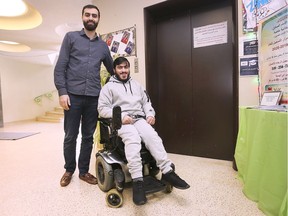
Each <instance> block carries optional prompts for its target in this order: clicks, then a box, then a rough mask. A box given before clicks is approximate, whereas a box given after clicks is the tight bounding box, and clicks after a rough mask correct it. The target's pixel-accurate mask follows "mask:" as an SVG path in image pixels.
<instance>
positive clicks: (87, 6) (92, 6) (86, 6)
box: [82, 4, 100, 18]
mask: <svg viewBox="0 0 288 216" xmlns="http://www.w3.org/2000/svg"><path fill="white" fill-rule="evenodd" d="M86 8H95V9H96V10H97V11H98V16H99V18H100V10H99V8H98V7H96V6H95V5H92V4H89V5H85V6H84V7H83V9H82V16H83V14H84V10H85V9H86Z"/></svg>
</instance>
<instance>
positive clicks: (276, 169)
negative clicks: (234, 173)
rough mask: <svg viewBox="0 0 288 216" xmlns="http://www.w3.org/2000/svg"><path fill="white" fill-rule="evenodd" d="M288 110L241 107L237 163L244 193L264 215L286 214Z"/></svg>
mask: <svg viewBox="0 0 288 216" xmlns="http://www.w3.org/2000/svg"><path fill="white" fill-rule="evenodd" d="M287 119H288V113H287V112H276V111H267V110H259V109H250V108H245V107H241V108H240V112H239V131H238V137H237V144H236V149H235V155H234V157H235V162H236V166H237V169H238V174H239V178H240V179H241V180H242V181H243V185H244V186H243V192H244V194H245V195H246V196H247V197H248V198H249V199H251V200H253V201H255V202H257V203H258V208H259V209H260V210H261V211H263V212H264V213H265V215H273V216H274V215H275V216H287V201H288V200H287V194H288V193H287Z"/></svg>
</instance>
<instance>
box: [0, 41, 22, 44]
mask: <svg viewBox="0 0 288 216" xmlns="http://www.w3.org/2000/svg"><path fill="white" fill-rule="evenodd" d="M0 43H4V44H19V43H17V42H14V41H0Z"/></svg>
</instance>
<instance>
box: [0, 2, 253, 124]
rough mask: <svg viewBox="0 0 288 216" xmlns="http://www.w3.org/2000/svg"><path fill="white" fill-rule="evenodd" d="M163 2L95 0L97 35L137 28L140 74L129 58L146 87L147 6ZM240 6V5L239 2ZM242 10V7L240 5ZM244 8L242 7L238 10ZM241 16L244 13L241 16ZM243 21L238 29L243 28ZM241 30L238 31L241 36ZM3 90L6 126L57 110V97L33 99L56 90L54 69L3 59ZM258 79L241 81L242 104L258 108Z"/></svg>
mask: <svg viewBox="0 0 288 216" xmlns="http://www.w3.org/2000/svg"><path fill="white" fill-rule="evenodd" d="M159 2H163V0H121V1H115V0H105V1H103V0H102V1H100V0H93V3H94V4H95V5H97V6H98V7H99V9H100V11H101V20H100V24H99V27H98V33H100V34H105V33H109V32H113V31H117V30H121V29H125V28H128V27H132V26H134V25H136V43H137V58H138V60H139V72H138V73H134V69H133V66H134V64H133V63H134V57H130V58H129V59H130V61H131V63H132V64H131V66H132V67H131V68H132V72H131V74H132V76H133V78H134V79H137V80H138V81H139V82H141V83H142V84H143V85H145V43H144V14H143V9H144V8H145V7H147V6H150V5H153V4H157V3H159ZM238 2H240V1H238ZM240 6H241V5H240ZM239 8H241V7H239ZM239 15H241V11H240V12H239ZM240 21H241V17H239V26H240V27H241V23H240ZM241 31H242V29H240V30H239V32H241ZM0 65H1V71H0V72H1V87H2V102H3V104H2V105H3V116H4V123H7V122H13V121H20V120H26V119H35V117H36V116H38V115H42V114H44V113H45V111H49V110H52V109H53V107H55V106H58V97H57V94H54V95H53V100H48V99H47V98H45V97H44V98H43V100H42V105H38V104H36V103H35V102H34V101H33V99H34V98H35V97H36V96H39V95H41V94H44V93H47V92H51V91H52V90H54V89H55V87H54V83H53V69H54V66H53V65H50V66H49V65H46V66H43V65H42V66H41V65H33V64H29V63H23V62H17V61H12V60H11V61H9V60H7V59H0ZM254 79H255V77H240V78H239V85H240V86H239V94H240V96H239V97H240V99H239V102H240V103H239V104H240V106H242V105H254V104H257V100H258V99H257V92H256V93H255V83H254Z"/></svg>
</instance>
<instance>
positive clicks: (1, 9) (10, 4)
mask: <svg viewBox="0 0 288 216" xmlns="http://www.w3.org/2000/svg"><path fill="white" fill-rule="evenodd" d="M26 11H27V6H26V4H25V3H24V2H23V0H9V1H7V0H0V16H4V17H13V16H20V15H22V14H24V13H25V12H26Z"/></svg>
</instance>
